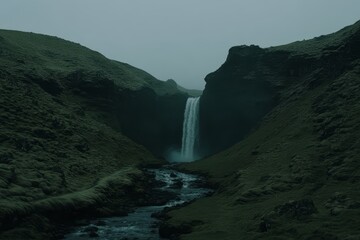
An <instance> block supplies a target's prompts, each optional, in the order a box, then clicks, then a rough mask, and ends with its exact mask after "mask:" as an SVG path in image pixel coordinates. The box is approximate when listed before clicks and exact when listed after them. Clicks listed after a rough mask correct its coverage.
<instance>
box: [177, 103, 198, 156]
mask: <svg viewBox="0 0 360 240" xmlns="http://www.w3.org/2000/svg"><path fill="white" fill-rule="evenodd" d="M199 103H200V97H196V98H188V99H187V101H186V107H185V112H184V123H183V136H182V146H181V157H182V159H183V161H193V160H195V157H196V156H195V151H194V150H195V148H196V145H197V144H198V143H199Z"/></svg>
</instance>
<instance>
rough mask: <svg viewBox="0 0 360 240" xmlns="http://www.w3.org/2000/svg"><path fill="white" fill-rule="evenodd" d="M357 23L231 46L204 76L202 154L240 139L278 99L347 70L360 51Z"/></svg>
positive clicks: (201, 131) (214, 150) (201, 106)
mask: <svg viewBox="0 0 360 240" xmlns="http://www.w3.org/2000/svg"><path fill="white" fill-rule="evenodd" d="M359 25H360V24H359V23H356V24H355V25H353V26H350V27H347V28H344V29H343V30H341V31H339V32H338V33H334V34H330V35H327V36H321V37H318V38H314V39H312V40H308V41H300V42H295V43H292V44H289V45H284V46H279V47H272V48H266V49H262V48H260V47H258V46H254V45H252V46H238V47H233V48H231V49H230V50H229V54H228V57H227V59H226V61H225V63H224V64H223V65H222V66H221V67H220V68H219V69H218V70H217V71H215V72H213V73H210V74H209V75H208V76H206V78H205V81H206V86H205V90H204V92H203V95H202V97H201V103H200V126H201V127H200V139H201V140H200V142H201V152H202V154H203V155H204V156H206V155H209V154H213V153H215V152H218V151H220V150H224V149H225V148H226V147H229V146H231V145H232V144H234V143H236V142H238V141H239V140H241V139H243V138H244V137H245V136H246V135H247V134H249V133H250V132H251V131H252V130H253V129H254V128H256V126H257V125H258V123H259V122H260V120H261V119H262V118H263V117H264V116H265V115H266V114H267V113H268V112H269V111H270V110H271V109H273V107H274V106H276V105H277V104H278V103H279V102H283V101H284V100H286V99H289V98H291V97H292V96H294V95H295V94H296V93H298V92H301V91H304V89H306V88H314V87H316V86H318V85H321V84H322V83H323V82H324V81H326V80H327V79H334V78H335V77H337V76H339V75H340V74H342V73H343V72H344V71H347V70H348V69H350V68H351V67H352V66H351V62H352V61H353V60H354V59H356V58H358V56H359V49H360V45H359V38H360V34H359V32H360V31H359Z"/></svg>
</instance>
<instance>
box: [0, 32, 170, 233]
mask: <svg viewBox="0 0 360 240" xmlns="http://www.w3.org/2000/svg"><path fill="white" fill-rule="evenodd" d="M77 70H84V71H86V72H100V75H102V77H104V76H105V77H106V78H108V79H110V80H113V81H114V82H115V84H116V85H117V86H118V87H119V88H121V89H130V90H134V89H138V88H141V87H144V86H150V87H152V88H154V89H155V90H156V91H158V92H164V91H167V90H169V89H168V88H163V85H164V84H162V83H161V82H160V81H159V80H156V79H155V78H153V77H152V76H150V75H149V74H147V73H145V72H143V71H142V70H139V69H136V68H134V67H131V66H129V65H127V64H123V63H119V62H115V61H112V60H108V59H106V58H105V57H104V56H102V55H100V54H99V53H97V52H94V51H91V50H89V49H87V48H85V47H82V46H80V45H79V44H74V43H71V42H67V41H64V40H61V39H59V38H56V37H49V36H44V35H38V34H32V33H22V32H16V31H3V30H1V31H0V93H1V95H0V123H1V124H0V223H1V224H0V229H1V225H2V226H3V227H4V226H7V225H9V226H11V225H12V224H13V223H12V221H16V219H17V217H16V216H22V215H27V214H29V213H32V212H44V211H45V210H44V209H46V211H50V210H51V209H52V210H53V211H55V210H56V211H63V210H65V209H67V208H68V207H69V206H72V207H73V208H74V209H81V208H87V207H90V206H93V205H95V204H100V203H101V202H103V201H105V200H106V199H109V196H105V195H104V192H106V191H109V189H108V188H109V182H116V187H117V189H119V191H120V189H121V188H123V187H124V188H126V187H127V186H128V185H129V181H133V179H134V178H133V177H132V176H135V175H137V176H138V175H139V172H138V171H137V170H135V167H136V166H137V165H138V164H147V163H149V164H154V163H159V162H160V160H158V159H155V158H154V157H153V156H152V154H150V153H149V152H148V151H147V150H146V149H145V148H144V147H142V146H140V145H138V144H136V143H134V142H133V141H131V140H130V139H129V138H127V137H126V136H124V135H123V134H122V133H121V132H118V131H115V130H114V129H112V128H111V127H109V126H108V125H106V124H104V122H106V121H100V120H101V119H99V118H101V114H98V115H97V116H96V118H95V117H94V114H92V113H91V112H88V111H86V109H88V108H89V106H88V105H86V104H87V101H86V99H82V98H83V97H81V96H76V95H74V92H72V91H71V89H69V88H68V85H66V84H64V82H63V80H62V79H63V78H64V76H67V75H69V74H71V73H72V72H74V71H77ZM46 81H49V82H51V81H56V82H59V85H60V86H61V88H62V89H61V91H60V92H57V93H56V94H55V93H54V94H52V93H51V91H50V93H49V92H46V91H44V89H43V87H41V86H40V84H38V82H42V83H44V82H45V83H46ZM158 86H159V88H157V87H158ZM162 88H163V89H162ZM170 91H172V90H171V89H170ZM124 169H127V170H126V171H125V170H124ZM108 176H112V177H111V178H110V179H109V177H108ZM101 179H107V180H101ZM138 179H140V178H139V177H138ZM135 182H136V181H135ZM99 184H100V185H99ZM20 219H21V218H20ZM14 224H15V222H14ZM30 224H31V223H30ZM34 225H35V227H34V226H33V227H32V228H30V229H28V228H25V230H23V231H24V232H25V233H22V234H24V236H27V237H26V238H31V237H33V238H36V237H39V238H42V237H41V236H38V235H36V233H34V231H35V232H36V231H39V230H40V231H41V227H40V229H37V230H36V228H38V227H39V226H38V225H39V224H38V225H36V224H34ZM34 228H35V230H34ZM11 234H15V235H11ZM16 234H18V233H17V232H15V233H13V232H12V231H10V232H5V233H3V234H0V238H4V239H9V236H12V238H13V237H14V236H17V235H16ZM29 234H30V235H29ZM15 238H16V237H15ZM17 238H20V239H21V237H19V236H17Z"/></svg>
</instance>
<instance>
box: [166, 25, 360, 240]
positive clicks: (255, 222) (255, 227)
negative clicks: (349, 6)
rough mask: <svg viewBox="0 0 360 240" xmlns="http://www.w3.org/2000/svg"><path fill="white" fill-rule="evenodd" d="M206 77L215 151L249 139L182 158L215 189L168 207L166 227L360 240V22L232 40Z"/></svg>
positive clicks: (205, 101)
mask: <svg viewBox="0 0 360 240" xmlns="http://www.w3.org/2000/svg"><path fill="white" fill-rule="evenodd" d="M206 80H207V85H206V89H205V92H204V95H203V98H202V116H206V117H203V118H202V120H201V121H202V124H207V125H206V126H205V127H204V128H205V129H206V131H209V132H208V133H204V132H203V133H202V134H203V135H208V136H209V137H210V139H209V141H208V142H207V144H208V145H209V146H210V147H212V148H210V151H215V150H220V149H221V148H223V147H225V146H226V145H230V144H231V143H232V142H235V141H237V140H238V139H241V138H242V140H241V141H240V142H237V143H236V144H235V145H233V146H231V147H230V148H227V149H226V150H224V151H221V152H220V153H218V154H215V155H213V156H210V157H208V158H205V159H203V160H200V161H197V162H194V163H192V164H188V165H186V166H184V168H185V169H187V170H191V171H200V172H204V173H206V174H208V176H209V179H210V181H211V182H212V183H213V184H214V186H216V193H215V194H214V195H213V196H211V197H208V198H204V199H201V200H199V201H197V202H194V203H192V204H190V205H187V206H186V207H184V208H182V209H179V210H175V211H172V212H170V213H169V216H170V217H172V218H171V219H170V220H168V223H167V225H166V226H167V227H168V226H169V224H170V226H171V228H172V229H174V232H175V235H176V234H181V233H187V234H184V235H181V239H197V240H201V239H207V240H208V239H239V237H240V238H241V239H358V238H359V236H360V231H359V228H358V227H357V226H359V224H360V222H359V218H358V217H356V216H358V215H359V213H360V194H359V191H358V190H357V189H358V186H357V185H358V182H359V180H360V159H359V154H360V152H359V149H360V141H359V139H360V122H359V117H360V97H359V96H360V95H359V92H360V22H357V23H356V24H354V25H352V26H349V27H346V28H344V29H342V30H341V31H339V32H336V33H334V34H330V35H326V36H321V37H317V38H314V39H312V40H308V41H300V42H295V43H292V44H289V45H285V46H279V47H274V48H268V49H260V48H258V47H256V46H249V47H245V46H241V47H235V48H232V49H231V50H230V53H229V57H228V59H227V61H226V62H225V64H224V65H223V66H222V67H221V68H220V69H219V70H217V71H216V72H214V73H212V74H210V75H209V76H208V77H207V79H206ZM217 89H218V91H217ZM227 104H230V105H229V106H227ZM208 120H209V123H206V121H208ZM210 123H211V124H210ZM243 126H247V127H249V128H248V129H244V128H243ZM231 129H234V130H235V131H234V132H232V131H231ZM203 131H204V130H203ZM211 134H212V135H211ZM227 137H230V140H231V141H226V140H227ZM216 138H219V139H222V140H224V139H225V141H226V142H225V143H223V142H221V143H222V145H221V146H219V147H217V145H216ZM213 146H215V147H213ZM184 226H187V228H186V231H184V230H183V229H184ZM189 229H190V230H191V229H192V233H189V232H190V230H189Z"/></svg>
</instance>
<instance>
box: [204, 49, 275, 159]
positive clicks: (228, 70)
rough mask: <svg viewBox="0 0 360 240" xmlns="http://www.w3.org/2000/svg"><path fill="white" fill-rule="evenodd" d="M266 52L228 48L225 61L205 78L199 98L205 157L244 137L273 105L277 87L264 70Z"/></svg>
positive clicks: (262, 50)
mask: <svg viewBox="0 0 360 240" xmlns="http://www.w3.org/2000/svg"><path fill="white" fill-rule="evenodd" d="M264 56H265V50H264V49H261V48H259V47H257V46H241V47H234V48H232V49H230V51H229V55H228V58H227V60H226V62H225V63H224V64H223V65H222V66H221V67H220V68H219V69H218V70H217V71H215V72H213V73H211V74H209V75H208V76H207V77H206V79H205V80H206V87H205V91H204V93H203V96H202V98H201V103H200V104H201V105H200V121H201V123H200V126H201V130H200V132H201V137H200V139H201V148H202V152H203V154H204V155H207V154H211V153H214V152H217V151H219V150H222V149H224V148H226V147H228V146H230V145H231V144H233V143H235V142H237V141H238V140H239V139H241V138H242V137H244V136H245V135H246V134H247V133H248V132H249V131H250V130H251V129H252V128H253V127H254V126H255V125H256V123H257V122H258V121H259V120H260V119H261V118H262V117H263V116H264V115H265V114H266V113H267V112H268V111H269V110H270V109H271V108H272V107H273V106H274V104H275V103H276V99H275V96H276V86H275V85H274V84H273V83H272V82H270V81H269V79H268V77H267V76H266V74H267V72H265V71H259V68H264V66H262V65H263V61H264Z"/></svg>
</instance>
